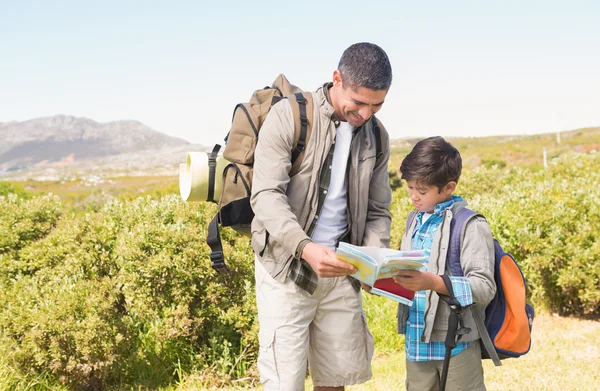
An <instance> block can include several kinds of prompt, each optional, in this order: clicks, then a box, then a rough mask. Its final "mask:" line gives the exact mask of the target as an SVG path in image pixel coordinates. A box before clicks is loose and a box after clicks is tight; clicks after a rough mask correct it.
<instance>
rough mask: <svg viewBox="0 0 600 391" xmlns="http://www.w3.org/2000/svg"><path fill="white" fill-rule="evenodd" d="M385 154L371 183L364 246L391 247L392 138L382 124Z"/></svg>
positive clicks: (377, 165) (376, 167) (374, 171)
mask: <svg viewBox="0 0 600 391" xmlns="http://www.w3.org/2000/svg"><path fill="white" fill-rule="evenodd" d="M380 131H381V142H382V146H383V156H382V157H381V158H380V159H379V161H378V162H377V164H376V165H375V167H374V169H373V176H372V177H371V182H370V184H369V186H370V188H369V203H368V209H367V224H366V226H365V235H364V238H363V246H373V247H389V246H390V229H391V223H392V216H391V214H390V204H391V202H392V188H391V187H390V179H389V174H388V162H389V160H390V140H389V137H388V134H387V132H386V131H385V128H384V127H383V126H381V124H380Z"/></svg>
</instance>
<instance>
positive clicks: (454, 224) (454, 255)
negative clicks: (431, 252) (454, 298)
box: [446, 208, 481, 277]
mask: <svg viewBox="0 0 600 391" xmlns="http://www.w3.org/2000/svg"><path fill="white" fill-rule="evenodd" d="M475 216H481V215H480V214H478V213H475V212H474V211H472V210H471V209H468V208H463V209H461V210H459V211H458V212H457V213H456V214H455V215H454V216H453V217H452V221H451V222H450V241H449V243H448V254H447V256H446V273H448V274H450V275H451V276H458V277H462V276H464V273H463V270H462V267H461V266H460V245H461V240H462V238H463V237H464V232H465V228H466V227H467V222H468V221H469V220H471V219H472V218H474V217H475Z"/></svg>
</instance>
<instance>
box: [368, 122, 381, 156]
mask: <svg viewBox="0 0 600 391" xmlns="http://www.w3.org/2000/svg"><path fill="white" fill-rule="evenodd" d="M371 122H372V123H373V134H374V135H375V151H376V154H375V160H376V161H377V162H379V159H380V158H381V157H382V156H383V147H382V145H381V128H380V126H379V120H378V119H377V118H376V117H375V116H374V115H373V116H371Z"/></svg>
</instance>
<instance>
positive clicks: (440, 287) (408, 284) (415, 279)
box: [394, 270, 448, 295]
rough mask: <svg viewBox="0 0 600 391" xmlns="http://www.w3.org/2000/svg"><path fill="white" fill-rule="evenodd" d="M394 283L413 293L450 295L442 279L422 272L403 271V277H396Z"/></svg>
mask: <svg viewBox="0 0 600 391" xmlns="http://www.w3.org/2000/svg"><path fill="white" fill-rule="evenodd" d="M394 282H395V283H396V284H398V285H400V286H402V287H403V288H406V289H410V290H411V291H415V292H416V291H425V290H431V291H435V292H438V293H442V294H444V295H447V294H448V290H447V289H446V285H445V284H444V280H442V277H440V276H438V275H437V274H433V273H430V272H426V271H420V270H403V271H402V274H401V275H397V276H394Z"/></svg>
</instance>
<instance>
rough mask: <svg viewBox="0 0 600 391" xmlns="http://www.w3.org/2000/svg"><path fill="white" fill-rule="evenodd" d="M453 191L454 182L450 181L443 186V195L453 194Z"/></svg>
mask: <svg viewBox="0 0 600 391" xmlns="http://www.w3.org/2000/svg"><path fill="white" fill-rule="evenodd" d="M454 190H456V182H454V181H450V182H448V183H446V186H444V193H446V194H452V193H454Z"/></svg>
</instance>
